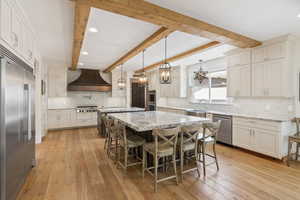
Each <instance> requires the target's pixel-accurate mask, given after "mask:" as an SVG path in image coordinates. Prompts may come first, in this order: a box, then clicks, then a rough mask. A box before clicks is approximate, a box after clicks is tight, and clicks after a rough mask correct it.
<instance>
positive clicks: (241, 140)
mask: <svg viewBox="0 0 300 200" xmlns="http://www.w3.org/2000/svg"><path fill="white" fill-rule="evenodd" d="M233 131H234V133H233V141H234V145H236V146H238V147H242V148H245V149H249V150H252V146H253V138H252V135H251V129H250V128H248V127H243V126H235V127H234V129H233Z"/></svg>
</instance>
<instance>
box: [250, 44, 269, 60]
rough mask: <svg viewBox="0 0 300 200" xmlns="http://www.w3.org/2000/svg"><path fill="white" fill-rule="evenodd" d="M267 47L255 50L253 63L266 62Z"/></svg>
mask: <svg viewBox="0 0 300 200" xmlns="http://www.w3.org/2000/svg"><path fill="white" fill-rule="evenodd" d="M265 51H266V49H265V47H258V48H255V49H253V53H252V62H253V63H259V62H263V61H265Z"/></svg>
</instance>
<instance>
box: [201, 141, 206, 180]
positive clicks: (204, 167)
mask: <svg viewBox="0 0 300 200" xmlns="http://www.w3.org/2000/svg"><path fill="white" fill-rule="evenodd" d="M201 146H202V162H203V175H204V176H206V162H205V154H206V152H205V142H203V143H202V145H201Z"/></svg>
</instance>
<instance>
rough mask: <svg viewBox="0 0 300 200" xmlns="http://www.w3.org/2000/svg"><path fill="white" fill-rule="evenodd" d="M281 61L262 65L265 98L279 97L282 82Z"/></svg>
mask: <svg viewBox="0 0 300 200" xmlns="http://www.w3.org/2000/svg"><path fill="white" fill-rule="evenodd" d="M282 69H283V62H282V60H275V61H270V62H267V63H266V64H265V65H264V70H265V71H264V85H265V96H270V97H280V96H282V94H281V91H282V90H281V84H282V83H283V82H282Z"/></svg>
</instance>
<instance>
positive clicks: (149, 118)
mask: <svg viewBox="0 0 300 200" xmlns="http://www.w3.org/2000/svg"><path fill="white" fill-rule="evenodd" d="M108 116H110V117H112V118H113V119H117V120H119V121H121V122H122V123H123V124H125V125H126V126H128V127H130V128H132V129H134V130H135V131H138V132H141V131H150V130H153V129H155V128H169V127H173V126H179V125H192V124H197V123H202V122H207V121H210V119H208V118H200V117H193V116H188V115H181V114H175V113H169V112H161V111H147V112H130V113H112V114H108Z"/></svg>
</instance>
